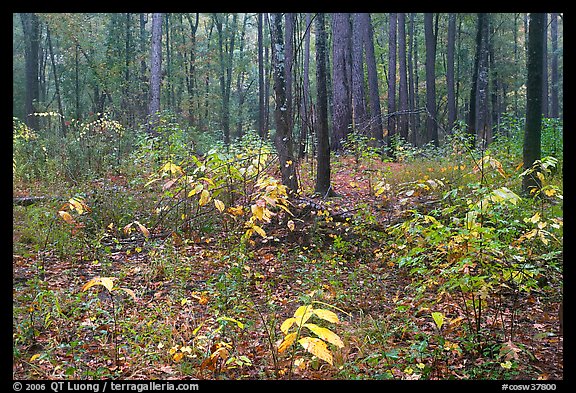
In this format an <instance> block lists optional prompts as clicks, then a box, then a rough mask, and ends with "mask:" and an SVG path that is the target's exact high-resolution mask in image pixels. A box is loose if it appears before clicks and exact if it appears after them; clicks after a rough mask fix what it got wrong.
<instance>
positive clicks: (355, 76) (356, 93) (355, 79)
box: [352, 13, 367, 133]
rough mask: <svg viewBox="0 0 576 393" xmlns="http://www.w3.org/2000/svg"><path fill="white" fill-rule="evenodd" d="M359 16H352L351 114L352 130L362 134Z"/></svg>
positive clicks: (361, 66) (362, 97)
mask: <svg viewBox="0 0 576 393" xmlns="http://www.w3.org/2000/svg"><path fill="white" fill-rule="evenodd" d="M363 36H364V34H363V31H362V22H361V15H360V14H358V13H354V14H352V113H353V120H354V129H356V130H358V131H360V132H362V133H364V128H365V126H366V116H367V114H366V102H365V99H364V96H365V93H364V56H363V55H364V47H363V45H362V42H363V38H364V37H363Z"/></svg>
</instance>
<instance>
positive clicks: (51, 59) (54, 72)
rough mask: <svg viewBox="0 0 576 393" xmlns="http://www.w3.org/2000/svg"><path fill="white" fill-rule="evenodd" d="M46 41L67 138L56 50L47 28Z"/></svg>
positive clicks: (61, 122)
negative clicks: (55, 56)
mask: <svg viewBox="0 0 576 393" xmlns="http://www.w3.org/2000/svg"><path fill="white" fill-rule="evenodd" d="M46 39H47V40H48V50H49V52H50V61H51V63H52V73H53V74H54V88H55V89H56V99H57V101H58V113H59V114H60V129H61V131H62V136H63V137H64V138H66V122H65V121H64V109H63V108H62V96H61V95H60V78H59V77H58V73H57V72H56V61H55V60H54V48H53V47H52V39H51V37H50V29H49V28H46Z"/></svg>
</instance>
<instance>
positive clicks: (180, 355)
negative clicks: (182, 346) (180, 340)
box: [172, 352, 184, 362]
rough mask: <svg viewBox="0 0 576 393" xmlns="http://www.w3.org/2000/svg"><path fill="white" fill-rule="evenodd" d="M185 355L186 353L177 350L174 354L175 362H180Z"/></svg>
mask: <svg viewBox="0 0 576 393" xmlns="http://www.w3.org/2000/svg"><path fill="white" fill-rule="evenodd" d="M183 357H184V354H183V353H182V352H176V353H175V354H174V355H172V358H174V361H175V362H179V361H180V360H182V358H183Z"/></svg>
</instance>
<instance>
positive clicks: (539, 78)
mask: <svg viewBox="0 0 576 393" xmlns="http://www.w3.org/2000/svg"><path fill="white" fill-rule="evenodd" d="M545 20H546V17H545V14H542V13H532V14H530V27H529V31H528V64H527V68H528V78H527V81H526V125H525V128H524V146H523V150H522V156H523V158H524V169H525V170H526V169H528V168H530V167H532V165H533V164H534V162H535V161H536V160H539V159H540V156H541V145H540V143H541V132H542V84H543V77H544V76H543V72H544V64H543V62H544V55H543V53H542V52H544V45H543V42H542V41H543V40H544V23H545ZM538 187H540V180H539V179H538V177H537V176H535V174H534V173H532V174H528V175H525V176H524V177H523V178H522V191H523V193H525V194H530V192H531V191H532V190H533V189H534V188H538Z"/></svg>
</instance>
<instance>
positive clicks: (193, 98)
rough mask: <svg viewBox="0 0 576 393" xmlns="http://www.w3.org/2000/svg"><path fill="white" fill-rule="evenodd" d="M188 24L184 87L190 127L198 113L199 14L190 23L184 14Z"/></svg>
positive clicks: (190, 18)
mask: <svg viewBox="0 0 576 393" xmlns="http://www.w3.org/2000/svg"><path fill="white" fill-rule="evenodd" d="M186 18H187V19H188V24H189V25H190V60H189V64H188V72H187V73H186V80H187V83H186V87H187V90H188V119H189V121H190V124H191V125H196V111H199V109H200V107H199V102H198V101H199V100H198V99H197V94H198V93H197V88H196V31H197V30H198V22H199V18H200V13H199V12H196V18H195V21H194V22H192V17H191V16H190V14H186Z"/></svg>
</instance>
